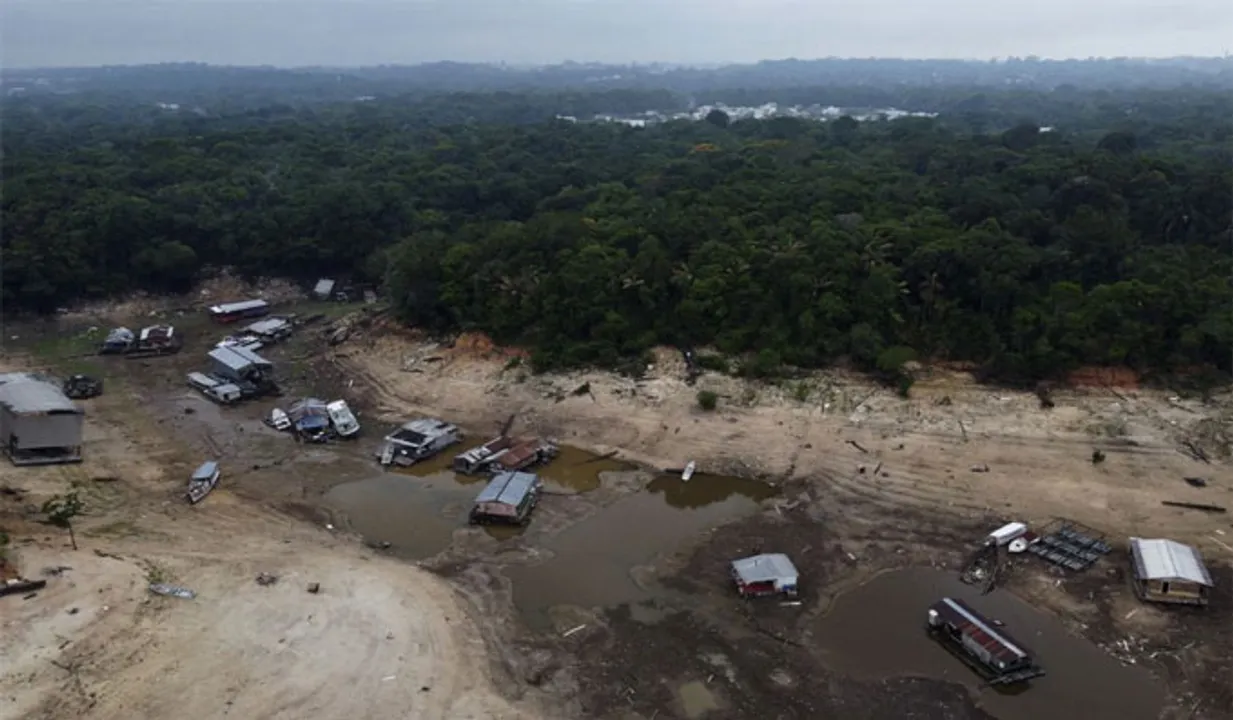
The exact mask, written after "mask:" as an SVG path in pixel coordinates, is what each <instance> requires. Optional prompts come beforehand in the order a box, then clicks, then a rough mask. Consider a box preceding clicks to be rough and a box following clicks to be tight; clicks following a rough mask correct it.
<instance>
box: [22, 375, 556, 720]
mask: <svg viewBox="0 0 1233 720" xmlns="http://www.w3.org/2000/svg"><path fill="white" fill-rule="evenodd" d="M125 397H126V396H125V394H124V393H123V392H120V391H113V392H109V394H108V395H107V396H104V397H103V398H99V399H97V400H94V401H90V403H91V405H90V407H89V417H90V422H89V427H90V431H89V434H88V437H87V442H86V448H85V456H86V457H87V458H88V459H87V461H86V462H85V463H84V464H82V465H79V466H70V467H58V468H57V467H50V468H33V469H31V468H22V469H18V468H13V467H11V466H10V465H8V464H7V463H0V486H8V487H11V488H20V489H22V490H23V492H22V494H21V496H20V498H19V499H14V498H12V496H4V497H0V524H3V525H4V526H5V527H6V529H8V530H9V532H10V534H11V535H12V536H13V537H14V538H15V539H16V544H15V552H14V555H15V559H16V560H17V562H18V564H19V566H20V567H21V568H22V570H23V572H24V574H25V575H27V576H31V577H39V576H40V574H41V573H42V572H43V570H44V569H45V568H59V567H62V566H63V567H67V568H71V569H65V570H62V571H60V572H59V574H51V575H48V576H47V579H48V585H47V588H46V589H45V590H43V591H41V592H39V593H38V595H37V596H36V597H33V598H30V599H23V598H21V597H7V598H3V599H0V611H2V612H0V623H2V627H0V635H2V636H3V637H4V642H3V643H0V666H3V667H4V668H5V672H4V673H2V674H0V717H5V718H31V719H33V718H46V719H47V720H52V719H56V720H58V719H59V718H65V717H89V718H133V717H139V718H155V717H199V718H204V717H224V716H233V717H239V718H286V719H288V720H292V719H295V720H299V719H300V718H306V717H312V718H321V719H322V720H326V719H337V720H342V719H344V718H367V717H414V718H441V719H442V720H445V719H449V720H455V719H463V718H475V719H478V718H528V719H529V718H538V717H544V716H545V715H544V714H542V713H541V712H539V711H538V708H537V707H536V706H535V705H534V704H533V703H532V702H531V701H530V700H528V699H524V700H522V701H519V702H518V703H514V704H512V703H510V702H509V701H507V700H505V699H503V698H502V697H501V696H500V695H499V694H498V692H497V690H496V689H495V687H494V685H493V683H494V678H493V677H492V675H491V674H490V672H489V662H488V659H487V653H486V650H485V645H484V642H483V640H482V639H481V637H480V634H479V632H478V629H477V628H476V626H475V625H474V624H473V622H472V621H471V619H470V618H469V617H468V615H467V613H466V611H465V609H464V607H463V605H462V603H461V601H460V598H459V597H458V596H457V595H456V594H455V591H454V590H452V589H451V588H450V586H449V585H448V584H446V583H445V582H444V581H442V580H441V579H440V578H438V577H436V576H434V575H432V574H430V573H428V572H426V571H423V570H421V569H419V568H416V567H414V566H409V565H407V564H405V563H400V562H397V561H394V560H390V559H387V558H383V557H378V556H374V555H372V554H371V553H369V552H368V551H366V550H365V549H364V548H362V547H360V546H359V545H358V544H357V543H355V542H354V541H353V540H351V539H350V538H340V537H335V536H334V535H332V534H331V533H330V532H328V531H327V530H325V529H324V528H319V527H314V526H311V525H308V524H306V523H304V522H302V521H300V520H296V519H292V518H290V517H287V516H285V515H282V514H279V513H277V512H274V511H271V510H268V509H264V508H262V507H260V506H259V505H256V504H254V503H251V502H247V501H244V500H242V499H240V498H238V497H236V496H234V495H232V494H231V493H230V492H229V491H228V490H227V489H225V488H224V489H220V490H217V491H216V492H215V493H213V494H212V495H211V496H210V497H209V498H207V500H206V501H205V502H204V503H202V504H201V505H200V506H198V507H196V508H189V507H187V506H186V505H185V504H184V503H183V502H182V500H181V499H180V497H181V496H180V492H181V491H182V487H183V480H182V478H183V477H185V473H186V472H188V471H189V470H190V469H191V464H192V463H193V462H195V461H196V459H197V458H194V457H191V452H186V451H184V450H183V449H182V448H179V447H177V446H176V444H175V443H174V441H172V440H171V439H168V438H166V437H164V436H163V434H161V433H160V432H159V431H158V428H157V427H154V426H153V422H152V421H151V420H150V419H149V418H148V417H147V418H146V419H142V417H141V416H138V415H134V414H133V413H132V412H131V410H132V409H131V408H128V407H127V406H126V405H125V402H126V400H125ZM97 478H109V479H108V480H98V479H97ZM69 481H77V482H79V483H80V484H81V492H82V495H83V497H84V499H85V500H86V507H87V509H88V514H87V515H86V516H84V517H82V518H80V520H79V522H78V525H79V527H78V530H77V534H78V540H79V544H80V546H81V550H79V551H76V552H74V551H72V550H71V549H70V548H68V538H67V536H66V535H64V534H63V533H62V532H61V531H59V530H56V529H52V528H47V527H44V526H41V525H37V524H35V523H33V522H32V521H31V519H30V517H29V515H28V513H27V512H26V511H25V510H24V508H27V507H29V506H31V505H38V504H39V503H41V501H42V499H44V498H46V497H48V496H50V495H51V494H53V493H57V492H63V491H64V490H65V489H66V488H67V486H68V483H69ZM225 482H226V479H225V478H224V483H225ZM96 551H99V552H102V553H105V556H104V555H99V554H97V553H96ZM261 572H266V573H272V574H274V575H276V576H278V578H279V580H278V582H277V583H275V584H273V585H271V586H262V585H259V584H258V583H256V582H255V578H256V576H257V574H258V573H261ZM151 580H159V581H168V582H174V583H178V584H182V585H183V586H185V587H188V588H191V589H192V590H194V591H195V592H196V593H197V598H196V599H195V600H180V599H174V598H162V597H157V596H153V595H151V594H150V593H149V592H148V590H147V585H148V583H149V582H150V581H151ZM309 583H320V586H321V592H320V593H319V594H310V593H309V592H307V590H306V588H307V586H308V584H309Z"/></svg>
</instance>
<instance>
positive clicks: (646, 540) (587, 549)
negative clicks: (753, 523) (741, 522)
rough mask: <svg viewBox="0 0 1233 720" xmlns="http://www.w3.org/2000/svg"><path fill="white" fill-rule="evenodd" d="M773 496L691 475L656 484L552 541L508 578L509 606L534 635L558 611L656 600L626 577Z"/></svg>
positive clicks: (752, 485)
mask: <svg viewBox="0 0 1233 720" xmlns="http://www.w3.org/2000/svg"><path fill="white" fill-rule="evenodd" d="M773 494H774V490H773V489H771V488H770V487H769V486H767V485H765V484H764V483H760V482H757V481H753V480H742V479H739V478H731V477H722V476H714V475H706V474H701V473H700V474H697V475H695V476H694V478H693V479H692V480H691V481H690V482H688V483H682V482H681V480H680V478H679V477H672V476H661V477H658V478H656V479H654V480H653V481H652V482H651V483H650V485H649V486H648V487H647V489H646V491H644V492H639V493H635V494H633V495H630V496H628V497H624V498H622V499H620V500H618V501H616V502H615V503H613V504H612V505H609V506H608V507H606V508H604V509H602V510H600V511H599V513H598V514H597V515H595V516H594V517H591V518H588V519H587V520H585V521H583V522H581V523H578V524H577V525H574V526H572V527H570V528H568V529H566V530H565V531H563V532H562V533H561V534H559V535H557V536H556V537H554V538H553V539H552V540H551V541H550V542H549V543H548V544H547V549H548V550H550V551H552V553H553V555H552V557H551V558H550V559H548V560H547V561H545V562H543V563H541V564H538V565H530V566H522V567H511V568H509V570H508V573H509V576H510V578H511V579H512V580H513V583H514V604H515V605H516V606H517V607H518V610H519V612H520V613H521V614H522V616H523V619H524V620H525V621H526V622H527V623H528V624H529V625H530V626H532V627H533V628H535V629H538V630H548V629H550V628H552V627H553V624H554V623H553V616H554V615H555V614H556V612H555V611H556V610H559V609H560V608H562V607H563V606H579V607H584V608H588V607H610V606H615V605H620V604H624V603H639V602H642V601H645V600H650V599H652V598H653V597H654V594H653V592H652V591H651V590H650V589H648V588H646V587H643V586H642V585H640V584H639V583H638V582H636V581H635V579H634V577H633V575H632V574H631V571H632V570H634V568H636V567H637V566H640V565H646V564H648V563H650V562H652V561H653V560H654V559H655V558H656V556H658V555H660V554H661V553H670V552H672V551H673V550H675V549H676V548H677V547H678V546H680V545H681V543H682V542H684V541H686V540H688V539H690V538H693V537H695V536H697V535H698V534H699V533H701V532H703V531H704V530H707V529H710V528H712V527H715V526H716V525H719V524H721V523H723V522H726V521H728V520H731V519H734V518H737V517H740V516H742V515H747V514H751V513H753V512H755V511H756V510H757V508H758V503H759V502H760V501H762V500H764V499H766V498H768V497H771V496H772V495H773Z"/></svg>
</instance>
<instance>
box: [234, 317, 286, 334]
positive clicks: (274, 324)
mask: <svg viewBox="0 0 1233 720" xmlns="http://www.w3.org/2000/svg"><path fill="white" fill-rule="evenodd" d="M290 327H291V323H289V322H287V321H286V319H284V318H269V319H267V320H258V321H257V322H255V323H253V324H252V325H249V326H248V327H246V328H244V331H245V332H250V333H256V334H258V335H265V334H267V333H274V332H278V331H280V330H283V329H289V328H290Z"/></svg>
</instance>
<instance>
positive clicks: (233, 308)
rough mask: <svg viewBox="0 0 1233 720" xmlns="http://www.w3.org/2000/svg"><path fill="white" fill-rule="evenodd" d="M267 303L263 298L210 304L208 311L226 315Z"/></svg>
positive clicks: (265, 305)
mask: <svg viewBox="0 0 1233 720" xmlns="http://www.w3.org/2000/svg"><path fill="white" fill-rule="evenodd" d="M268 305H269V303H267V302H266V301H265V300H242V301H240V302H232V303H223V304H222V305H212V306H211V307H210V312H212V313H214V314H215V315H227V314H229V313H237V312H244V311H245V310H256V309H258V308H263V307H267V306H268Z"/></svg>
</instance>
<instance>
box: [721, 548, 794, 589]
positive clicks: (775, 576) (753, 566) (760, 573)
mask: <svg viewBox="0 0 1233 720" xmlns="http://www.w3.org/2000/svg"><path fill="white" fill-rule="evenodd" d="M732 570H733V571H734V572H735V573H736V576H737V577H738V578H740V581H741V582H743V583H745V584H750V583H764V582H773V581H776V580H778V581H781V582H788V583H789V584H791V583H795V582H796V579H797V577H798V575H797V572H796V566H795V565H793V564H792V561H791V560H789V559H788V556H787V555H784V554H783V553H767V554H764V555H754V556H752V557H747V558H741V559H740V560H733V561H732Z"/></svg>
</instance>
